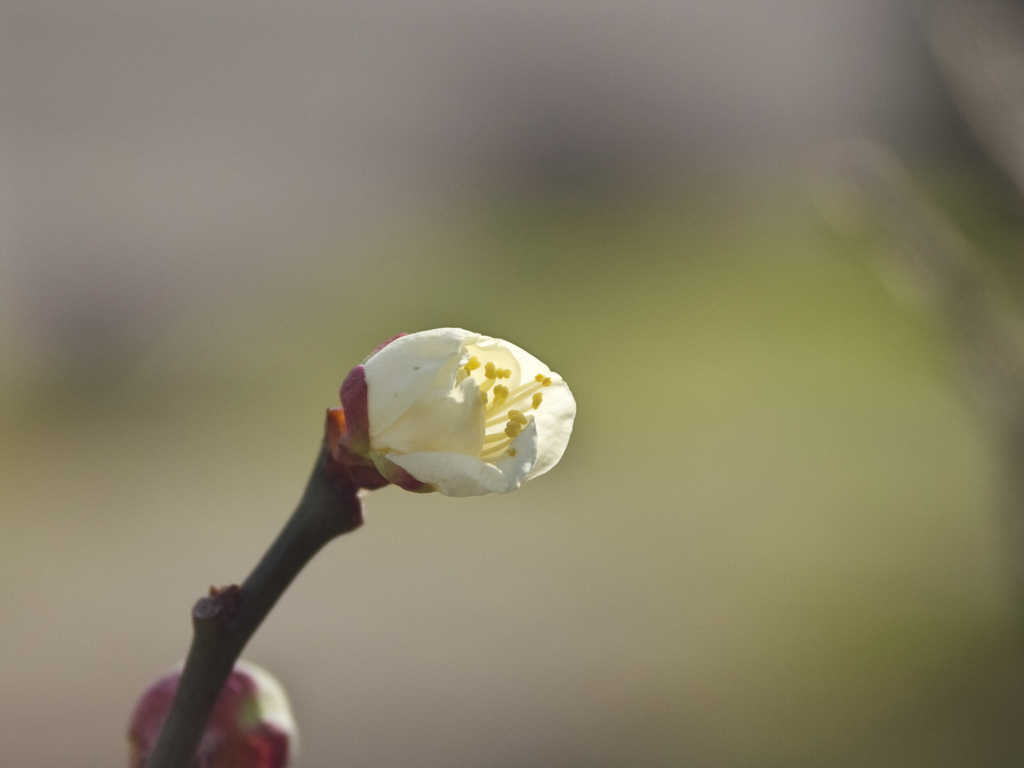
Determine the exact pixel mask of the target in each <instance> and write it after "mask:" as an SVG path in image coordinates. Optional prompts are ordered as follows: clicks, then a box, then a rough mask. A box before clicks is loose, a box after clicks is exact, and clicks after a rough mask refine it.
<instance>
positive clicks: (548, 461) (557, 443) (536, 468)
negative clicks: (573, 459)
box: [523, 374, 576, 480]
mask: <svg viewBox="0 0 1024 768" xmlns="http://www.w3.org/2000/svg"><path fill="white" fill-rule="evenodd" d="M555 375H556V376H557V374H555ZM541 393H542V394H543V395H544V401H543V402H542V403H541V406H540V408H538V409H537V410H536V411H530V414H531V415H532V416H533V418H534V421H535V422H536V424H537V434H538V445H537V461H536V463H534V465H533V467H532V468H531V469H530V470H529V471H528V472H527V474H526V477H524V478H523V479H524V480H531V479H532V478H534V477H537V476H538V475H543V474H544V473H545V472H547V471H548V470H549V469H551V468H552V467H553V466H555V464H557V463H558V460H559V459H561V458H562V454H563V453H565V447H566V446H567V445H568V444H569V436H570V435H571V434H572V423H573V420H574V419H575V418H576V400H575V399H574V398H573V396H572V392H570V391H569V386H568V385H567V384H566V383H565V382H564V381H561V380H559V381H554V382H552V383H551V386H550V387H544V388H543V389H542V390H541Z"/></svg>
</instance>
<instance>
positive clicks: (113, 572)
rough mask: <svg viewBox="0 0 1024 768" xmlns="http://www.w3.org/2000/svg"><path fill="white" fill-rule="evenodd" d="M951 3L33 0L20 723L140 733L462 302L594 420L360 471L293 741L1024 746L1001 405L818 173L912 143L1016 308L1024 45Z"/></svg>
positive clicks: (292, 659)
mask: <svg viewBox="0 0 1024 768" xmlns="http://www.w3.org/2000/svg"><path fill="white" fill-rule="evenodd" d="M983 5H984V8H985V9H986V10H985V12H984V13H985V14H988V15H987V16H986V17H985V18H987V19H988V20H989V21H988V23H989V26H988V27H984V29H988V30H992V29H996V30H999V35H998V36H997V37H999V40H1001V41H1002V42H1003V43H1006V41H1007V40H1009V43H1010V44H1009V47H1008V48H1006V49H1005V50H1009V51H1011V52H1012V50H1013V45H1012V44H1013V43H1014V42H1015V41H1019V40H1020V39H1022V38H1018V37H1013V35H1014V34H1016V32H1015V30H1016V29H1017V27H1015V26H1014V25H1015V24H1017V22H1018V20H1019V19H1018V17H1017V16H1015V15H1014V12H1013V11H1012V10H1011V9H1010V7H1009V6H1006V7H1003V6H997V5H993V4H991V3H986V4H980V3H979V4H978V5H977V6H976V7H977V8H982V7H983ZM937 7H938V6H936V5H935V4H932V3H917V4H914V3H904V2H894V1H890V0H859V1H858V2H848V3H840V2H825V1H822V2H811V1H807V2H781V1H778V2H760V3H759V2H744V1H740V0H728V1H726V2H722V1H719V2H699V3H679V2H649V3H643V2H641V3H628V4H627V3H615V2H593V3H581V2H563V3H540V2H532V1H527V2H518V3H514V4H513V3H486V2H484V3H471V2H457V1H454V0H453V1H451V2H443V1H442V0H437V1H435V0H427V1H426V2H418V3H412V2H378V3H327V2H316V1H313V0H309V1H308V2H304V1H303V0H298V1H297V2H292V3H289V4H287V5H284V4H276V3H270V2H245V3H242V2H234V1H233V0H205V1H204V2H170V1H160V0H156V1H154V2H144V3H121V2H101V1H99V0H97V1H95V2H82V3H65V2H58V1H57V0H35V1H34V2H24V1H19V0H8V2H5V3H4V4H3V6H2V7H0V179H2V182H0V385H2V389H0V420H2V431H0V503H2V508H0V515H2V516H0V754H2V755H3V762H4V765H6V766H12V767H14V766H18V767H25V768H29V767H35V766H39V767H40V768H41V767H42V766H56V765H75V766H81V767H82V768H89V767H91V766H96V768H101V767H103V768H106V767H108V766H111V765H117V764H124V762H125V761H126V746H125V736H124V732H125V728H126V724H127V719H128V715H129V712H130V710H131V707H132V705H133V703H134V700H135V698H136V697H137V696H138V694H139V693H140V692H141V690H142V689H143V688H144V687H145V686H146V685H147V684H148V683H149V682H150V681H151V680H152V679H154V678H155V677H157V676H158V675H160V674H161V673H163V672H164V671H165V670H166V669H167V668H169V667H170V666H172V665H173V664H174V663H176V662H177V661H178V660H179V659H181V658H182V657H183V656H184V654H185V651H186V649H187V646H188V642H189V635H190V631H189V630H190V628H189V622H188V610H189V608H190V606H191V605H192V603H193V602H194V600H195V599H196V598H198V597H199V596H200V595H201V594H202V593H203V592H204V591H205V590H206V588H207V587H208V586H209V585H211V584H217V585H221V584H226V583H230V582H233V581H241V580H242V579H243V578H244V576H245V575H246V573H247V572H248V569H249V568H251V566H252V565H253V564H254V563H255V562H256V560H257V558H258V557H259V555H260V554H261V552H262V550H263V549H264V548H265V546H266V545H267V544H268V543H269V542H270V540H271V539H272V537H273V536H274V534H275V532H276V530H277V529H278V528H279V526H280V525H281V524H282V523H283V521H284V519H285V517H286V516H287V514H288V513H289V512H290V510H291V508H292V506H293V505H294V503H295V502H296V501H297V499H298V497H299V494H300V493H301V490H302V487H303V484H304V482H305V479H306V475H307V473H308V471H309V468H310V466H311V463H312V460H313V458H314V456H315V455H316V452H317V446H318V441H319V439H320V436H321V428H322V419H323V411H324V409H325V408H327V407H330V406H333V405H336V404H337V388H338V386H339V385H340V382H341V380H342V378H343V377H344V375H345V373H346V372H347V370H348V369H349V368H350V367H351V366H352V365H354V364H356V363H358V362H359V361H360V360H361V359H362V358H363V357H364V356H365V355H366V354H367V352H368V351H369V350H371V349H372V348H373V347H374V346H376V345H377V344H378V343H379V342H380V341H382V340H384V339H386V338H390V337H391V336H393V335H395V334H396V333H398V332H400V331H410V332H411V331H416V330H422V329H426V328H430V327H438V326H446V325H456V326H462V327H467V328H470V329H472V330H474V331H478V332H481V333H485V334H488V335H494V336H501V337H504V338H508V339H509V340H511V341H513V342H514V343H516V344H519V345H520V346H523V347H524V348H526V349H528V350H530V351H531V352H532V353H534V354H536V355H537V356H538V357H540V358H541V359H543V360H545V362H547V363H548V364H549V365H550V366H551V367H552V368H553V369H555V370H557V371H558V372H559V373H561V374H562V375H563V376H564V377H565V378H566V380H567V381H568V382H569V384H570V386H571V388H572V389H573V391H574V393H575V394H576V397H577V400H578V404H579V416H578V420H577V426H576V432H575V435H574V438H573V441H572V443H571V444H570V447H569V450H568V452H567V454H566V457H565V459H564V461H563V463H562V464H561V465H560V466H559V467H557V468H556V469H555V470H554V471H553V472H552V473H551V474H550V475H547V476H545V477H543V478H541V479H538V480H537V481H536V482H534V483H531V484H530V485H528V486H526V487H524V488H523V489H522V490H520V491H518V492H516V493H514V494H512V495H509V496H504V497H485V498H479V499H468V500H452V499H445V498H442V497H437V496H419V495H415V494H405V493H403V492H401V491H399V490H397V489H392V488H389V489H384V490H382V491H378V492H375V493H373V494H369V495H368V496H367V497H366V499H365V506H366V520H367V522H366V525H365V527H364V528H363V529H361V530H359V531H358V532H356V533H354V534H352V535H350V536H346V537H344V538H343V539H341V540H339V541H338V542H335V543H333V544H332V545H331V546H330V547H328V548H327V549H326V550H325V551H324V552H323V553H322V554H321V555H320V556H318V558H317V559H316V560H315V561H314V563H313V564H312V565H311V566H310V568H309V569H308V570H307V571H306V572H305V573H303V574H302V575H301V576H300V578H299V579H298V581H297V582H296V583H295V585H294V586H293V587H292V588H291V590H290V591H289V592H288V594H286V596H285V598H284V599H283V601H282V603H281V604H280V605H279V606H278V608H277V609H276V610H275V612H274V613H273V614H272V615H271V617H270V619H269V620H268V621H267V623H266V624H265V625H264V627H263V628H262V629H261V631H260V632H259V634H258V635H257V636H256V638H255V639H254V641H253V642H252V644H251V645H250V647H249V649H248V651H247V653H246V656H247V657H248V658H250V659H251V660H253V661H255V662H257V663H259V664H261V665H263V666H265V667H267V668H268V669H270V670H271V671H272V672H273V673H275V674H276V675H277V676H278V677H279V678H280V679H281V681H282V682H283V684H284V685H285V687H286V688H287V689H288V690H289V691H290V693H291V695H292V698H293V703H294V706H295V710H296V714H297V717H298V720H299V724H300V727H301V729H302V733H303V755H302V759H301V764H302V765H303V766H305V768H312V767H313V766H335V765H339V766H340V765H344V766H366V767H367V768H370V767H371V766H372V767H374V768H377V767H383V766H395V767H398V766H416V767H417V768H427V767H429V766H453V765H457V766H489V767H491V768H497V767H500V766H509V767H510V768H511V767H512V766H517V767H526V766H529V767H530V768H534V767H540V766H550V767H551V768H570V767H575V766H580V767H582V766H609V767H610V766H639V765H643V766H666V767H667V766H821V765H829V766H869V765H870V766H946V765H948V766H961V765H993V766H1003V765H1005V766H1011V765H1019V764H1020V762H1021V760H1024V743H1022V740H1021V739H1022V737H1021V725H1020V724H1021V723H1022V722H1024V720H1022V718H1024V695H1022V694H1024V691H1022V687H1021V686H1022V685H1024V658H1022V657H1021V655H1020V641H1021V635H1020V631H1019V626H1018V623H1019V614H1018V611H1019V607H1020V603H1019V601H1018V598H1019V595H1018V592H1017V587H1016V585H1015V583H1014V578H1013V575H1012V567H1011V561H1012V560H1013V556H1014V555H1013V552H1012V548H1013V545H1012V543H1009V542H1010V537H1009V535H1008V532H1007V531H1008V525H1007V520H1006V517H1005V513H1004V505H1003V496H1004V495H1005V493H1004V491H1005V487H1006V480H1005V477H1006V475H1005V467H1006V465H1007V463H1008V462H1007V461H1006V455H1005V452H1004V451H1003V450H1002V448H1001V445H1002V444H1001V443H1000V440H999V438H998V429H996V430H993V429H991V428H990V427H986V426H985V423H986V422H984V421H983V420H982V418H981V416H980V412H981V411H982V410H983V409H979V408H978V407H977V403H976V402H975V401H973V400H972V399H971V398H970V397H968V396H966V393H965V387H964V385H963V382H962V377H961V376H960V375H959V372H958V367H957V366H958V365H960V363H958V360H959V358H958V357H957V355H956V352H955V347H954V345H951V344H950V343H949V334H948V333H947V332H946V330H944V329H943V327H942V322H941V320H936V318H935V317H933V316H932V315H931V314H929V311H928V309H927V306H925V307H924V308H923V309H922V303H921V302H919V301H915V300H914V299H913V297H910V298H909V299H908V296H907V294H906V293H900V290H899V288H898V287H897V289H896V292H895V293H894V292H893V291H892V290H890V289H891V288H892V285H893V282H892V281H891V280H890V279H889V277H890V276H887V275H885V274H883V275H882V277H880V276H879V273H878V271H876V270H875V269H873V268H872V266H871V265H872V264H879V263H881V264H883V267H882V272H883V273H884V272H885V271H886V267H885V266H884V265H885V264H887V263H888V262H887V261H886V253H888V252H889V251H891V250H893V249H895V248H897V247H898V246H897V245H896V244H894V243H893V242H892V241H890V240H889V239H887V238H886V236H885V235H884V234H883V235H881V236H877V237H874V238H867V237H860V236H853V237H851V236H849V230H844V229H843V227H842V226H838V227H837V225H836V215H835V214H836V210H835V209H834V208H829V207H828V205H824V208H825V209H827V213H828V212H830V213H828V215H825V216H823V215H822V209H823V204H822V200H821V194H822V192H821V189H822V186H821V170H820V168H821V163H820V160H821V158H822V156H827V155H828V154H829V152H830V149H829V148H830V147H832V146H835V143H836V142H837V141H843V140H845V139H848V138H850V137H867V138H868V139H870V140H872V141H874V142H877V143H878V144H879V145H882V146H885V147H888V148H889V150H891V151H892V153H893V157H898V158H900V159H901V160H902V162H903V163H905V164H906V166H907V167H908V168H910V169H911V172H912V174H913V176H914V178H915V179H916V180H917V182H918V183H919V184H920V190H921V191H920V194H921V195H922V197H923V198H926V199H927V201H930V202H928V204H929V205H930V204H932V203H934V204H935V205H937V206H939V208H940V209H941V210H942V211H943V212H944V214H943V215H945V216H948V218H949V221H950V222H951V226H955V227H956V228H957V230H958V231H960V232H962V233H963V236H964V237H965V238H966V240H967V241H968V242H970V243H971V248H972V249H973V250H972V253H973V254H974V256H976V257H977V258H978V259H979V260H980V261H981V262H982V263H981V266H980V267H979V269H980V270H981V272H982V273H984V274H985V275H988V276H989V277H988V278H986V279H991V281H992V282H993V284H996V285H998V286H999V287H1000V290H1004V291H1005V293H1006V299H1007V307H1009V309H1008V310H1007V312H1008V313H1009V316H1014V317H1015V314H1014V313H1015V312H1016V309H1015V307H1016V304H1015V302H1017V301H1018V299H1019V293H1020V291H1019V286H1020V284H1021V281H1020V277H1021V260H1020V254H1021V252H1022V251H1021V246H1022V245H1024V234H1022V233H1024V206H1022V204H1021V199H1020V197H1019V193H1018V189H1017V187H1015V182H1014V174H1015V173H1016V171H1015V169H1014V165H1013V162H1012V161H1011V159H1008V158H1013V157H1019V156H1024V155H1015V154H1014V151H1015V150H1014V147H1015V146H1017V148H1018V149H1019V141H1020V138H1019V137H1020V135H1021V134H1020V132H1017V131H1016V129H1017V128H1018V127H1019V125H1015V124H1014V122H1013V120H1014V119H1015V118H1014V115H1016V116H1017V117H1018V118H1019V116H1020V115H1021V114H1024V112H1021V111H1020V110H1019V109H1018V110H1017V112H1014V111H1013V106H1014V105H1017V106H1018V107H1019V104H1020V99H1019V98H1018V100H1017V101H1012V99H1011V101H1010V102H1008V103H1009V108H1008V110H1004V112H998V113H997V112H993V111H992V110H989V111H986V110H985V107H986V106H987V105H990V104H991V103H992V99H991V98H989V99H988V100H986V99H985V95H986V93H988V92H987V91H985V89H984V87H982V86H983V85H984V84H985V83H989V82H995V81H994V80H993V79H992V78H995V77H996V76H998V75H999V74H1000V73H1003V81H1007V78H1008V77H1009V82H1011V83H1012V82H1024V81H1014V80H1013V79H1012V77H1010V76H1009V75H1006V73H1012V72H1015V71H1020V70H1014V69H1013V65H1014V61H1013V58H1012V55H1010V54H1007V55H1005V56H1002V57H1001V58H1000V57H995V58H993V57H986V56H985V55H983V54H986V52H987V51H990V50H996V49H995V48H993V47H992V46H994V45H995V43H994V42H992V41H991V40H989V39H988V38H983V37H971V35H970V34H969V32H970V28H969V25H965V24H961V23H959V22H957V23H953V24H949V23H947V24H946V25H945V26H940V27H936V26H935V25H936V22H935V21H934V19H935V16H934V13H935V12H936V8H937ZM947 10H948V9H947ZM940 11H941V9H940ZM1000 14H1003V15H1002V16H1001V15H1000ZM972 18H973V17H972ZM1007 20H1008V21H1007ZM1003 21H1006V23H1003ZM1011 22H1012V23H1011ZM936 29H938V30H939V31H938V32H936ZM950 30H953V31H950ZM960 30H967V31H964V32H961V31H960ZM979 39H982V40H983V41H984V40H988V43H990V44H989V45H988V47H986V45H982V44H981V43H978V42H977V41H978V40H979ZM936 41H938V43H937V42H936ZM997 42H998V41H997ZM958 46H959V47H958ZM998 50H1004V49H998ZM979 51H980V53H979ZM972 57H974V58H972ZM1018 64H1019V62H1018ZM960 65H963V66H962V67H961V66H960ZM965 73H966V74H965ZM993 73H994V74H993ZM973 75H978V77H976V78H974V79H972V77H971V76H973ZM982 75H985V76H988V75H992V77H990V78H989V79H987V80H985V79H984V78H982V77H981V76H982ZM1004 90H1005V89H1004ZM1011 90H1012V89H1011ZM1017 96H1018V97H1019V94H1017ZM973 97H977V98H976V99H974V100H972V98H973ZM979 105H980V106H979ZM986 120H987V122H986ZM986 128H988V129H990V130H986ZM1015 141H1016V142H1018V145H1015V144H1014V142H1015ZM1007 147H1009V148H1008V149H1007ZM1001 149H1005V150H1006V151H1005V152H1001V151H1000V150H1001ZM828 167H831V166H828ZM827 175H828V174H827V173H826V177H827ZM1018 179H1019V176H1018ZM826 181H827V179H826ZM826 186H827V184H826ZM908 194H911V193H908ZM914 194H917V193H914ZM842 211H846V212H848V211H847V209H846V208H843V209H842ZM842 211H841V212H840V215H839V217H838V218H839V219H842ZM854 229H855V230H856V227H854ZM857 231H860V230H857ZM844 233H845V234H844ZM896 283H897V284H898V280H897V281H896ZM924 304H925V305H927V302H924ZM967 389H969V387H968V388H967Z"/></svg>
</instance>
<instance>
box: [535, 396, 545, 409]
mask: <svg viewBox="0 0 1024 768" xmlns="http://www.w3.org/2000/svg"><path fill="white" fill-rule="evenodd" d="M543 402H544V395H542V394H541V393H540V392H537V393H536V394H535V395H534V396H533V410H535V411H536V410H537V409H538V408H540V404H541V403H543Z"/></svg>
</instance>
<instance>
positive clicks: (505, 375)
mask: <svg viewBox="0 0 1024 768" xmlns="http://www.w3.org/2000/svg"><path fill="white" fill-rule="evenodd" d="M501 378H503V379H511V378H512V369H511V368H506V369H505V370H503V371H502V372H501Z"/></svg>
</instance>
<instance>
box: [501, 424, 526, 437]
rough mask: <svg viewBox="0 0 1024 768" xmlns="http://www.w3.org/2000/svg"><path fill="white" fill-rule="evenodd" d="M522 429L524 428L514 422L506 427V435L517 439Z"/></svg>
mask: <svg viewBox="0 0 1024 768" xmlns="http://www.w3.org/2000/svg"><path fill="white" fill-rule="evenodd" d="M521 429H522V427H520V426H519V425H518V424H516V423H515V422H514V421H510V422H509V423H508V424H506V425H505V434H506V435H508V436H509V437H517V436H518V435H519V431H520V430H521Z"/></svg>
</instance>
